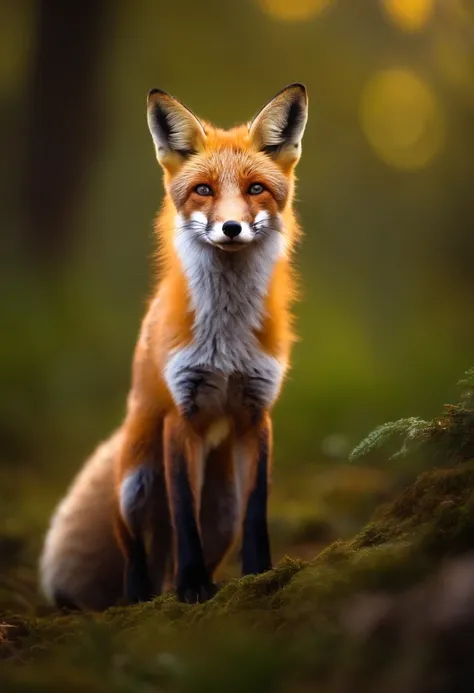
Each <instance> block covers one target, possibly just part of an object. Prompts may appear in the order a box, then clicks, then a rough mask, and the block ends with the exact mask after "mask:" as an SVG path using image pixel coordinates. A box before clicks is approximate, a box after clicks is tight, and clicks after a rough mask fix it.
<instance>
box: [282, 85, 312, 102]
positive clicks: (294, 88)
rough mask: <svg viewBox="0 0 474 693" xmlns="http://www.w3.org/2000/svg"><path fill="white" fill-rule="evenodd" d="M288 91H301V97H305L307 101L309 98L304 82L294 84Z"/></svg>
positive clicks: (289, 86)
mask: <svg viewBox="0 0 474 693" xmlns="http://www.w3.org/2000/svg"><path fill="white" fill-rule="evenodd" d="M286 89H291V90H292V91H299V92H300V94H301V96H303V97H304V98H305V99H307V98H308V91H307V89H306V87H305V85H304V84H302V82H293V83H292V84H289V85H288V86H287V87H285V90H286Z"/></svg>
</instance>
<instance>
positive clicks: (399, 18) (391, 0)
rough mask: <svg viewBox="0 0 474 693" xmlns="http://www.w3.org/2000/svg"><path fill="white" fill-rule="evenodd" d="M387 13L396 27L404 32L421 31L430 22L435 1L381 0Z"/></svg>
mask: <svg viewBox="0 0 474 693" xmlns="http://www.w3.org/2000/svg"><path fill="white" fill-rule="evenodd" d="M381 2H382V7H383V9H384V10H385V13H386V15H387V17H388V19H389V20H390V22H392V24H394V25H395V26H397V27H398V28H399V29H402V30H403V31H409V32H415V31H420V30H421V29H422V28H423V27H424V26H425V25H426V23H427V22H428V20H429V18H430V16H431V14H432V12H433V9H434V1H433V0H381Z"/></svg>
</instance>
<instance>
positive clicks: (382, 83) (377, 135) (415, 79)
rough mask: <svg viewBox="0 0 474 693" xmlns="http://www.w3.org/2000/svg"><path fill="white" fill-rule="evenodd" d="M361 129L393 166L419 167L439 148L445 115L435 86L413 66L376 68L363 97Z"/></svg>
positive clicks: (442, 136)
mask: <svg viewBox="0 0 474 693" xmlns="http://www.w3.org/2000/svg"><path fill="white" fill-rule="evenodd" d="M360 122H361V126H362V130H363V132H364V134H365V136H366V138H367V140H368V142H369V143H370V145H371V146H372V148H373V149H374V150H375V152H376V153H377V154H378V156H379V157H380V158H381V159H382V160H383V161H385V163H387V164H388V165H390V166H394V167H396V168H402V169H418V168H422V167H424V166H426V165H427V164H428V163H429V162H430V161H431V160H432V159H433V157H434V156H435V155H436V154H437V153H438V151H439V150H440V148H441V146H442V143H443V139H444V118H443V113H442V111H441V108H440V105H439V103H438V101H437V99H436V96H435V95H434V94H433V92H432V90H431V89H430V87H429V86H428V84H426V82H424V81H423V80H422V79H421V78H420V77H419V76H418V75H416V74H415V73H414V72H412V71H410V70H406V69H403V68H394V69H390V70H383V71H381V72H377V73H376V74H375V75H374V76H373V77H372V78H371V79H370V80H369V81H368V82H367V84H366V85H365V87H364V90H363V92H362V96H361V101H360Z"/></svg>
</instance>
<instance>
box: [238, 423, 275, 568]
mask: <svg viewBox="0 0 474 693" xmlns="http://www.w3.org/2000/svg"><path fill="white" fill-rule="evenodd" d="M268 435H269V433H268V430H264V431H262V433H261V438H260V450H259V457H258V463H257V476H256V480H255V487H254V489H253V491H252V492H251V494H250V497H249V500H248V504H247V510H246V513H245V519H244V531H243V543H242V575H251V574H254V573H264V572H265V571H266V570H270V568H271V567H272V560H271V554H270V538H269V536H268V526H267V498H268V447H269V440H268Z"/></svg>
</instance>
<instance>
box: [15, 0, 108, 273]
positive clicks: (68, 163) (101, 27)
mask: <svg viewBox="0 0 474 693" xmlns="http://www.w3.org/2000/svg"><path fill="white" fill-rule="evenodd" d="M36 7H37V10H36V11H37V17H36V40H35V51H36V53H35V57H34V60H33V67H32V71H31V78H30V80H31V81H30V85H29V87H28V89H27V93H26V104H27V117H26V123H25V126H26V149H25V158H26V160H25V166H24V169H23V170H24V180H23V200H24V209H25V214H26V218H25V221H26V230H25V239H24V241H25V246H26V247H25V250H26V253H27V255H28V256H29V257H30V259H31V260H32V261H33V263H34V264H35V265H39V266H41V267H42V268H43V269H46V268H47V267H52V266H54V265H56V264H57V263H60V262H61V261H62V260H63V259H64V257H65V256H66V255H67V254H68V251H69V249H70V248H71V245H72V242H73V236H74V233H75V232H76V231H77V227H76V226H75V224H74V223H73V219H74V209H75V206H76V204H77V203H78V201H79V200H80V197H81V190H82V187H83V183H84V181H85V178H86V176H87V171H88V170H89V168H90V165H91V162H92V161H93V159H94V156H95V155H96V153H97V148H98V145H99V142H100V139H101V129H102V109H101V101H102V99H101V95H100V93H99V79H98V76H99V69H98V68H99V65H100V59H101V56H102V51H103V46H104V43H105V41H104V39H105V38H106V31H107V29H108V28H110V27H108V24H107V20H110V14H111V10H112V5H111V3H110V2H109V1H108V0H67V2H65V1H64V0H37V5H36Z"/></svg>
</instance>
